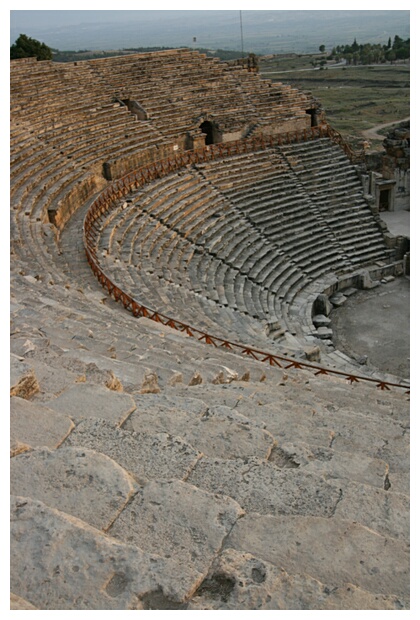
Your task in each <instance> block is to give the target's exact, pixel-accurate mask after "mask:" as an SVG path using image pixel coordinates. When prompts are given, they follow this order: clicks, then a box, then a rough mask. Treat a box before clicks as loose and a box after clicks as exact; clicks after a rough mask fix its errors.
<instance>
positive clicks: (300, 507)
mask: <svg viewBox="0 0 420 620" xmlns="http://www.w3.org/2000/svg"><path fill="white" fill-rule="evenodd" d="M188 482H190V483H191V484H194V485H196V486H198V487H200V488H202V489H205V490H207V491H210V492H212V493H223V494H226V495H229V496H230V497H232V498H233V499H235V500H236V501H237V502H238V503H239V504H240V505H241V506H242V507H243V508H244V510H246V511H247V512H258V513H260V514H272V515H279V514H301V515H313V516H323V517H327V518H328V517H330V516H331V515H332V514H333V513H334V509H335V506H336V504H337V502H338V501H339V500H340V498H341V491H340V490H339V489H338V488H336V487H334V486H332V485H330V484H329V483H328V482H326V481H325V480H324V479H323V478H320V477H319V476H316V475H313V474H310V473H306V472H305V471H302V470H299V469H279V468H278V467H276V466H274V465H271V464H269V463H266V462H264V461H262V460H260V459H256V458H253V459H246V460H243V459H235V460H222V459H211V458H202V459H201V460H200V461H199V462H198V463H197V465H196V466H195V468H194V470H193V472H192V473H191V475H190V476H189V478H188Z"/></svg>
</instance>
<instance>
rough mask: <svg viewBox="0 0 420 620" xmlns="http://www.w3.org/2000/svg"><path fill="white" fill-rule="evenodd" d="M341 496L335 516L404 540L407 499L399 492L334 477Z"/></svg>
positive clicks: (407, 528) (407, 523)
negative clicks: (340, 490)
mask: <svg viewBox="0 0 420 620" xmlns="http://www.w3.org/2000/svg"><path fill="white" fill-rule="evenodd" d="M333 483H334V484H336V485H337V486H338V485H339V486H340V488H341V489H342V498H341V501H340V502H339V504H338V505H337V508H336V511H335V516H336V517H337V518H341V519H349V520H351V521H354V522H357V523H361V524H362V525H366V527H369V528H371V529H373V530H375V531H376V532H378V533H380V534H382V535H383V536H390V537H392V538H398V539H401V540H403V541H406V542H408V541H409V536H410V499H409V497H408V496H407V495H404V494H403V493H390V492H389V491H385V490H384V489H376V488H372V487H371V486H368V485H364V484H357V483H356V482H348V481H345V480H340V481H339V480H335V481H334V482H333Z"/></svg>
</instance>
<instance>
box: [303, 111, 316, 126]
mask: <svg viewBox="0 0 420 620" xmlns="http://www.w3.org/2000/svg"><path fill="white" fill-rule="evenodd" d="M306 114H310V116H311V127H317V126H318V118H317V115H316V109H315V108H310V109H309V110H306Z"/></svg>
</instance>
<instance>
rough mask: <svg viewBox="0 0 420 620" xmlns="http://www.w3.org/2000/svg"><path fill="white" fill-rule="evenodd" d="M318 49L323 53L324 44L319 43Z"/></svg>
mask: <svg viewBox="0 0 420 620" xmlns="http://www.w3.org/2000/svg"><path fill="white" fill-rule="evenodd" d="M319 51H320V52H321V53H322V54H323V53H324V52H325V45H320V46H319Z"/></svg>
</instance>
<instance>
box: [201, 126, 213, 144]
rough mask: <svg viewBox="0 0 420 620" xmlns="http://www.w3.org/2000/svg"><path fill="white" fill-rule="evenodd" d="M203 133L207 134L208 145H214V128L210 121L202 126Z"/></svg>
mask: <svg viewBox="0 0 420 620" xmlns="http://www.w3.org/2000/svg"><path fill="white" fill-rule="evenodd" d="M200 129H201V131H202V132H203V133H204V134H206V141H205V142H206V144H214V126H213V123H211V122H210V121H204V123H201V125H200Z"/></svg>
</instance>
